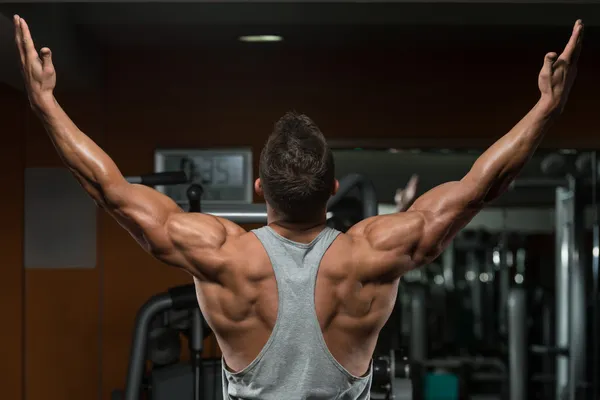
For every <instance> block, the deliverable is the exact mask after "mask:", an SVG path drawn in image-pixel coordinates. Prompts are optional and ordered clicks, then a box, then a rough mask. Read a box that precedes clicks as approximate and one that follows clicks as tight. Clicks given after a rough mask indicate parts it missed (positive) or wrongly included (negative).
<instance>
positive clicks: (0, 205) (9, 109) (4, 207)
mask: <svg viewBox="0 0 600 400" xmlns="http://www.w3.org/2000/svg"><path fill="white" fill-rule="evenodd" d="M26 107H27V106H26V101H25V99H24V97H23V96H22V95H21V94H20V93H18V92H17V91H16V90H14V89H12V88H10V87H8V86H5V85H0V110H2V111H1V113H2V126H0V133H1V135H2V138H3V143H2V146H0V152H1V154H0V170H1V171H2V172H3V184H2V187H3V190H2V196H0V220H1V221H2V223H1V224H0V241H1V243H2V256H3V257H2V266H1V267H0V268H1V269H2V277H1V278H0V315H2V320H3V324H2V329H0V343H2V344H3V345H2V363H0V376H2V393H3V395H2V396H3V397H4V398H6V399H15V400H21V399H22V396H23V384H24V382H23V379H24V376H23V163H24V158H23V156H24V151H23V150H24V140H23V138H24V129H25V111H26Z"/></svg>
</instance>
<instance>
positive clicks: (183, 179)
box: [140, 171, 189, 186]
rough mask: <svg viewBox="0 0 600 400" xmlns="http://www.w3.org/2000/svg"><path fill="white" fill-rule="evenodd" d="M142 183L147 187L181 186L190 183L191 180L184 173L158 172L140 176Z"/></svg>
mask: <svg viewBox="0 0 600 400" xmlns="http://www.w3.org/2000/svg"><path fill="white" fill-rule="evenodd" d="M140 178H141V179H140V183H141V184H142V185H146V186H160V185H180V184H184V183H188V182H189V179H188V177H187V175H186V174H185V172H183V171H173V172H157V173H155V174H147V175H142V176H140Z"/></svg>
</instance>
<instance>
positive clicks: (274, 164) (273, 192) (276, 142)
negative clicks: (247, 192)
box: [259, 112, 335, 222]
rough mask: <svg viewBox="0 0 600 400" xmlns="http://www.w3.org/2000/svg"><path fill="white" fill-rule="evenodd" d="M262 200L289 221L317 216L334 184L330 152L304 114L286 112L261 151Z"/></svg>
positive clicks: (299, 220) (318, 132)
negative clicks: (263, 198)
mask: <svg viewBox="0 0 600 400" xmlns="http://www.w3.org/2000/svg"><path fill="white" fill-rule="evenodd" d="M259 175H260V180H261V183H262V188H263V193H264V196H265V200H266V201H267V202H268V203H269V205H270V206H271V207H272V208H273V209H274V210H275V211H276V212H277V213H279V214H281V216H283V217H284V218H285V219H286V220H288V221H290V222H302V221H307V220H310V219H312V218H316V217H318V216H319V213H320V212H322V211H323V209H324V207H325V205H326V204H327V200H328V199H329V197H330V196H331V194H332V192H333V187H334V185H335V166H334V162H333V154H332V152H331V149H330V148H329V146H328V145H327V141H326V140H325V136H323V133H321V131H320V130H319V128H318V127H317V125H316V124H315V123H314V122H313V121H312V120H311V119H310V118H308V117H307V116H306V115H303V114H297V113H295V112H288V113H286V114H285V115H284V116H283V117H282V118H281V119H280V120H279V121H277V123H275V128H274V130H273V133H272V134H271V135H270V136H269V139H268V140H267V143H266V144H265V147H264V148H263V150H262V152H261V154H260V165H259Z"/></svg>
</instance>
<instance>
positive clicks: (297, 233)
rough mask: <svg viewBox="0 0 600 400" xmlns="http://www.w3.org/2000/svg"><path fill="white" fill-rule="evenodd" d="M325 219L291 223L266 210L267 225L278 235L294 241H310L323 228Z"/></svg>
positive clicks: (322, 217) (323, 217) (323, 216)
mask: <svg viewBox="0 0 600 400" xmlns="http://www.w3.org/2000/svg"><path fill="white" fill-rule="evenodd" d="M326 222H327V217H326V215H325V214H323V215H322V216H321V217H318V218H313V219H310V220H307V221H303V222H292V221H289V220H287V219H286V218H285V217H283V216H281V215H279V214H277V213H276V212H274V211H273V210H272V209H269V210H267V225H269V226H270V227H271V228H273V229H274V230H275V231H276V232H277V233H279V234H280V235H282V236H284V237H287V238H288V239H291V240H296V241H301V242H302V241H305V240H307V241H309V242H310V241H311V240H312V236H315V235H317V234H319V232H321V231H322V230H323V228H324V227H325V225H326Z"/></svg>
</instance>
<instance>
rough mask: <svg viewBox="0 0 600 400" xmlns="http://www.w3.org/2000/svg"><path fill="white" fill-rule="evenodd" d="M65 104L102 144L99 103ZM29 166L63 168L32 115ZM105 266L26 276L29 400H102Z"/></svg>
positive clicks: (79, 99) (77, 99)
mask: <svg viewBox="0 0 600 400" xmlns="http://www.w3.org/2000/svg"><path fill="white" fill-rule="evenodd" d="M59 97H60V96H59ZM59 102H61V104H62V105H63V106H64V107H65V109H66V110H67V112H68V113H69V115H70V116H71V117H72V119H73V120H74V121H75V122H76V123H78V124H79V125H80V126H81V128H82V129H83V130H84V131H85V132H87V133H88V134H89V135H90V136H91V137H92V138H94V139H96V140H98V141H99V142H100V143H101V142H102V137H101V136H102V124H101V121H102V118H101V115H102V108H101V103H100V102H99V100H98V98H95V97H92V96H85V95H82V94H79V95H77V96H75V95H73V96H72V97H65V96H62V97H60V98H59ZM25 160H26V167H60V166H62V163H61V161H60V159H59V158H58V156H57V154H56V151H55V150H54V147H53V146H52V144H51V142H50V140H49V138H48V137H47V135H46V133H45V131H44V130H43V128H42V125H41V124H40V123H39V121H38V120H37V118H36V117H35V116H34V115H33V113H31V112H29V113H28V118H27V132H26V153H25ZM42 206H43V203H42ZM101 261H102V260H101V256H99V260H98V263H97V266H96V268H94V269H86V270H77V269H48V270H46V269H29V270H27V271H26V273H25V365H26V369H25V374H26V394H25V397H24V398H25V399H26V400H42V399H43V400H47V399H55V400H68V399H72V400H80V399H93V398H98V396H99V393H100V386H99V383H100V323H99V321H100V314H99V313H100V308H99V304H100V297H101V293H100V289H101V285H100V282H101V281H100V277H101V270H102V263H101Z"/></svg>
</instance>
